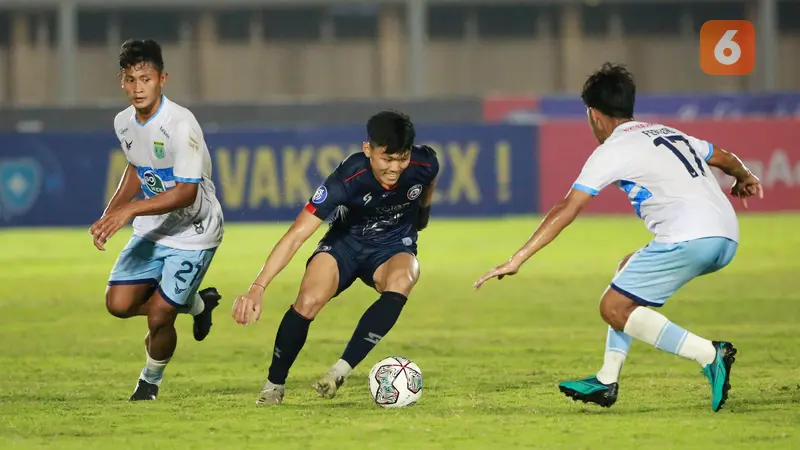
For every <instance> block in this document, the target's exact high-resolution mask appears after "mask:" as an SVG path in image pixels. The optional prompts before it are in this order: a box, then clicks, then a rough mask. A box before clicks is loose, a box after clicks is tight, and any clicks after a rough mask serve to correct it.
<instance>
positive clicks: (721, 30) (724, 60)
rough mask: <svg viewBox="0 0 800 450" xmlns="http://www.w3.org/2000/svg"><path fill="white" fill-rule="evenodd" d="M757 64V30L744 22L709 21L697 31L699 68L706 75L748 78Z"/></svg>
mask: <svg viewBox="0 0 800 450" xmlns="http://www.w3.org/2000/svg"><path fill="white" fill-rule="evenodd" d="M755 65H756V31H755V28H753V24H752V23H750V22H748V21H746V20H709V21H708V22H706V23H704V24H703V26H702V27H701V28H700V68H701V69H703V72H705V73H707V74H709V75H747V74H749V73H750V72H752V71H753V68H754V67H755Z"/></svg>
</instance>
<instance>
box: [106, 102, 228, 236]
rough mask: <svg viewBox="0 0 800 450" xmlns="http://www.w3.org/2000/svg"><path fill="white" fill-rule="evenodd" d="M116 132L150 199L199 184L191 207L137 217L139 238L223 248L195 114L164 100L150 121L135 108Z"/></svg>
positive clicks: (218, 211)
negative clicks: (143, 119) (141, 120)
mask: <svg viewBox="0 0 800 450" xmlns="http://www.w3.org/2000/svg"><path fill="white" fill-rule="evenodd" d="M114 130H115V132H116V134H117V137H118V138H119V141H120V144H121V145H122V151H123V152H125V156H126V157H127V158H128V161H129V162H130V163H131V164H132V165H134V166H135V167H136V171H137V173H138V175H139V180H140V181H141V183H142V192H143V194H144V196H145V197H146V198H150V197H153V196H155V195H158V194H160V193H162V192H166V191H168V190H169V189H171V188H173V187H175V183H176V182H180V183H198V184H199V186H198V189H197V198H195V201H194V203H193V204H192V205H191V206H188V207H186V208H182V209H178V210H175V211H172V212H169V213H166V214H161V215H154V216H139V217H136V218H135V219H134V220H133V232H134V234H135V235H137V236H141V237H143V238H145V239H147V240H150V241H153V242H157V243H159V244H162V245H165V246H167V247H171V248H176V249H181V250H205V249H208V248H213V247H217V246H218V245H219V244H220V243H221V242H222V234H223V217H222V207H221V206H220V204H219V201H218V200H217V196H216V188H215V186H214V183H213V182H212V181H211V156H210V155H209V153H208V147H207V146H206V143H205V139H204V138H203V130H202V129H201V128H200V124H198V123H197V119H195V117H194V115H193V114H192V113H191V112H190V111H189V110H188V109H186V108H184V107H182V106H179V105H177V104H175V103H173V102H172V101H170V100H169V99H168V98H167V97H166V96H162V99H161V107H160V108H159V110H158V111H157V112H156V113H155V114H154V115H153V116H152V117H151V118H150V120H148V121H147V122H145V123H143V124H142V123H139V121H138V120H137V119H136V111H135V110H134V108H133V106H131V107H128V108H127V109H125V110H124V111H122V112H120V113H119V114H117V117H116V118H115V119H114Z"/></svg>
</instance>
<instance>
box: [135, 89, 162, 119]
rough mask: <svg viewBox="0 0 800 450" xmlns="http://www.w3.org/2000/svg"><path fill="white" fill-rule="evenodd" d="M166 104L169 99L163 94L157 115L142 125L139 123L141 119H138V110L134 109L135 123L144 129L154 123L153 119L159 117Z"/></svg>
mask: <svg viewBox="0 0 800 450" xmlns="http://www.w3.org/2000/svg"><path fill="white" fill-rule="evenodd" d="M165 103H167V97H166V96H165V95H164V94H161V104H160V105H158V109H157V110H156V113H155V114H153V115H152V116H150V118H149V119H147V121H145V123H140V122H139V119H137V118H136V110H135V109H134V110H133V121H134V122H136V124H137V125H139V126H142V127H143V126H145V125H147V124H148V123H150V122H152V121H153V119H155V118H156V116H158V115H159V114H160V113H161V110H162V109H164V104H165Z"/></svg>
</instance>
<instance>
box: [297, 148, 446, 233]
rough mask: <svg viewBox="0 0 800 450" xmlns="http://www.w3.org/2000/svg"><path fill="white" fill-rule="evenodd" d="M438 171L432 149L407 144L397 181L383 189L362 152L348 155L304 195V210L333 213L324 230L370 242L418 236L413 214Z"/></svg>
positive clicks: (325, 215) (320, 214) (324, 214)
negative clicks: (403, 166)
mask: <svg viewBox="0 0 800 450" xmlns="http://www.w3.org/2000/svg"><path fill="white" fill-rule="evenodd" d="M438 173H439V161H438V159H436V152H435V151H434V150H433V149H432V148H430V147H427V146H424V145H415V146H413V147H412V149H411V162H410V163H409V165H408V167H407V168H406V170H405V171H404V172H403V173H402V174H400V177H399V178H398V180H397V183H396V184H395V185H394V186H393V187H392V188H391V189H386V188H385V187H383V186H382V185H381V184H380V182H378V180H377V179H376V178H375V175H373V173H372V169H371V168H370V165H369V158H367V155H365V154H364V153H362V152H359V153H354V154H352V155H350V156H348V157H347V158H346V159H345V160H344V161H342V162H341V164H339V166H338V167H337V168H336V170H334V171H333V173H331V174H330V175H329V176H328V178H327V179H326V180H325V182H324V183H323V184H322V185H321V186H320V187H319V188H318V189H317V191H316V192H315V193H314V195H313V196H312V197H311V199H309V202H308V205H306V210H308V211H309V212H310V213H312V214H314V215H315V216H317V217H319V218H320V219H322V220H325V219H327V218H329V217H331V218H332V220H331V225H330V229H329V231H328V235H332V234H344V235H350V236H352V237H354V238H356V239H358V240H360V241H362V242H364V243H368V244H373V245H382V244H395V243H405V244H406V245H409V244H410V242H416V240H417V228H416V222H417V215H418V213H419V208H420V204H421V202H422V197H423V192H425V191H426V190H427V189H428V188H429V187H430V185H431V183H432V182H433V180H434V179H435V178H436V175H437V174H438Z"/></svg>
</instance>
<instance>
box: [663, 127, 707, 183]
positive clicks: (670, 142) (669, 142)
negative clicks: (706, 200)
mask: <svg viewBox="0 0 800 450" xmlns="http://www.w3.org/2000/svg"><path fill="white" fill-rule="evenodd" d="M676 142H683V143H684V144H686V146H687V147H689V151H690V152H692V156H694V161H695V162H696V163H697V168H698V169H700V173H701V174H703V176H706V170H705V169H704V168H703V162H702V161H700V157H699V156H697V153H695V151H694V149H693V148H692V146H691V145H689V141H687V140H686V138H685V137H683V136H680V135H673V136H667V137H663V136H662V137H657V138H655V139H654V140H653V144H655V145H656V147H658V146H659V145H663V146H664V147H667V148H668V149H670V151H672V153H674V154H675V156H677V157H678V159H680V160H681V162H682V163H683V166H684V167H686V170H688V171H689V175H691V176H692V178H697V171H696V170H695V169H694V167H692V163H690V162H689V160H687V159H686V157H685V156H683V153H681V151H680V150H678V148H677V147H675V145H674V143H676Z"/></svg>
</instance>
